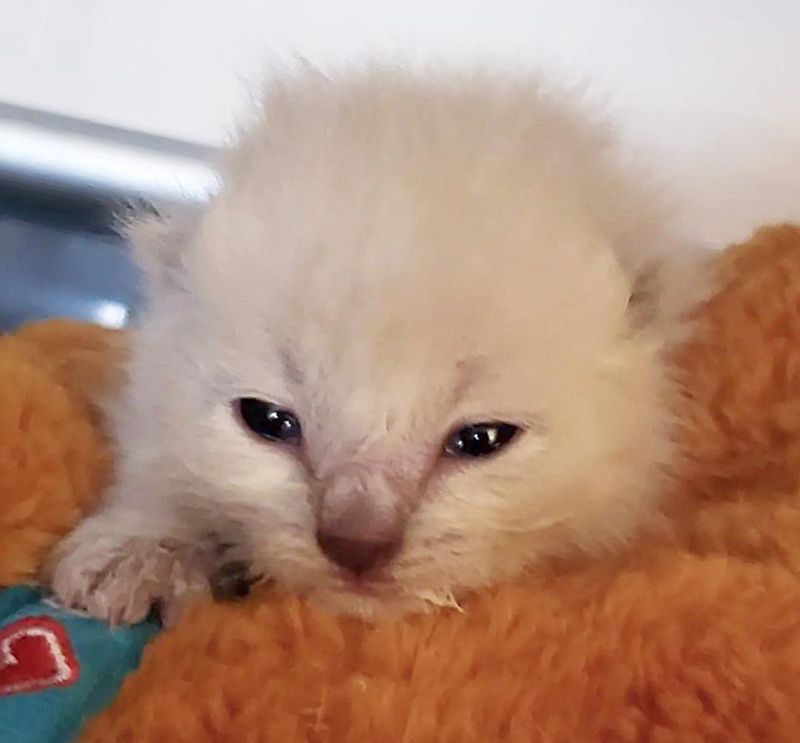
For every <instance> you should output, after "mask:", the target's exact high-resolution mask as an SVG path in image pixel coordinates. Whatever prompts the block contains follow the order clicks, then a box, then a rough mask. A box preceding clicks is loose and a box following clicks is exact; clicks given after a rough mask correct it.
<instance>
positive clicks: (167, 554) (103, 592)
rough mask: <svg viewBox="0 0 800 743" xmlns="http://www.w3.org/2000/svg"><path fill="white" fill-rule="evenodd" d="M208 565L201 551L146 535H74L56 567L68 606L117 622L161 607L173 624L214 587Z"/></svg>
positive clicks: (56, 586)
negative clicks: (192, 603)
mask: <svg viewBox="0 0 800 743" xmlns="http://www.w3.org/2000/svg"><path fill="white" fill-rule="evenodd" d="M207 574H208V565H207V563H206V562H204V560H203V557H202V556H201V555H200V553H199V552H198V551H197V550H193V549H191V548H188V547H186V546H184V545H181V544H179V543H177V542H171V541H169V540H157V539H150V538H145V537H129V538H123V539H120V538H116V539H112V538H109V537H105V538H103V537H101V538H99V539H92V540H83V541H79V540H75V539H72V540H68V541H67V543H65V545H64V546H63V548H62V549H61V550H60V551H59V554H57V556H56V557H55V560H54V562H53V564H52V566H51V570H50V576H51V578H50V583H51V588H52V590H53V593H54V594H55V597H56V598H57V600H58V601H59V602H60V603H61V604H62V605H63V606H65V607H67V608H72V609H81V610H84V611H86V612H88V613H89V614H90V615H91V616H93V617H96V618H97V619H103V620H105V621H107V622H109V623H111V624H133V623H135V622H139V621H141V620H143V619H144V618H145V617H147V615H148V614H149V613H150V611H151V609H152V608H153V607H154V606H156V607H157V608H158V610H159V612H160V614H161V619H162V621H163V623H164V624H166V625H171V624H173V623H174V622H175V621H176V620H177V618H178V616H179V614H180V612H181V611H182V609H183V608H185V606H186V604H187V603H188V602H190V601H191V600H193V599H195V598H197V597H198V596H201V595H203V594H206V593H208V592H209V583H208V579H207Z"/></svg>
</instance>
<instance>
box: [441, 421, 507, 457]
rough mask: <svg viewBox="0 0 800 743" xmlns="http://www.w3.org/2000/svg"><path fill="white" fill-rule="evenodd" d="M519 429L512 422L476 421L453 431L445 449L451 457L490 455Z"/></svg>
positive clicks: (500, 447)
mask: <svg viewBox="0 0 800 743" xmlns="http://www.w3.org/2000/svg"><path fill="white" fill-rule="evenodd" d="M519 430H520V429H519V426H515V425H513V424H512V423H475V424H473V425H471V426H465V427H464V428H461V429H459V430H458V431H454V432H453V433H451V434H450V436H448V437H447V440H446V441H445V442H444V451H445V454H447V455H448V456H451V457H488V456H489V455H490V454H494V453H496V452H498V451H499V450H500V449H502V448H503V447H504V446H505V445H506V444H508V443H509V442H510V441H511V439H513V438H514V437H515V436H516V435H517V434H518V433H519Z"/></svg>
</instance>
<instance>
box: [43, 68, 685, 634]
mask: <svg viewBox="0 0 800 743" xmlns="http://www.w3.org/2000/svg"><path fill="white" fill-rule="evenodd" d="M134 238H135V243H136V247H137V250H138V255H139V260H140V262H141V264H142V266H143V268H144V269H145V273H146V274H147V277H148V283H149V304H148V308H147V311H146V314H145V315H144V317H143V318H142V320H141V323H140V327H139V328H138V330H137V332H136V337H135V340H134V355H133V361H132V364H131V368H130V385H129V387H128V389H127V395H126V398H125V400H124V401H123V402H121V403H118V404H117V406H116V412H117V414H116V416H115V425H116V434H117V436H118V439H119V443H120V448H121V451H122V460H121V462H120V467H119V472H118V477H117V481H116V484H115V486H114V487H113V488H112V490H111V491H110V492H109V493H108V497H107V499H106V501H105V504H104V506H103V507H102V508H101V510H100V511H99V512H98V513H96V515H94V516H93V517H92V518H90V519H89V520H88V521H86V522H85V523H84V524H83V525H81V526H80V527H79V528H78V529H77V530H76V531H75V532H74V533H73V534H72V535H71V536H70V537H69V538H68V539H67V540H66V541H65V543H64V544H63V545H62V547H61V548H60V549H59V551H58V552H57V554H56V555H55V557H54V560H53V562H52V566H51V572H52V580H53V586H54V590H55V592H56V594H57V595H58V596H59V597H60V598H61V599H62V600H63V601H64V602H66V603H69V604H71V605H77V606H83V607H86V608H88V609H89V610H90V611H91V612H92V613H94V614H97V615H98V616H101V617H106V618H111V619H114V620H124V621H129V620H134V619H137V618H139V617H141V616H142V615H143V614H144V613H145V612H146V611H147V608H148V607H149V605H150V603H151V602H153V601H154V600H161V601H163V602H167V603H168V604H170V605H172V606H174V605H177V604H179V603H180V602H181V601H182V600H183V599H185V598H186V597H188V596H191V595H194V593H196V592H198V591H203V590H205V588H206V587H207V580H208V576H209V574H210V571H211V570H212V569H213V561H214V559H215V557H214V554H213V540H212V539H211V536H212V535H213V536H214V537H215V538H217V539H222V540H224V541H228V542H233V543H235V544H236V545H237V546H238V550H239V552H238V554H239V556H240V557H242V559H244V560H246V561H247V562H249V563H252V565H253V566H254V570H255V571H256V572H258V573H263V574H265V575H268V576H269V577H271V578H272V579H274V580H275V581H276V582H277V583H279V584H281V585H282V586H284V587H286V588H288V589H289V590H292V591H296V592H298V593H300V594H302V595H305V596H307V597H309V598H310V599H311V600H313V601H315V602H317V603H320V604H322V605H324V606H326V607H329V608H331V609H334V610H339V611H344V612H348V613H357V614H361V615H366V616H378V615H382V614H386V613H390V612H398V611H413V610H421V609H424V608H425V607H427V606H429V605H432V604H433V605H436V604H447V603H453V602H454V601H457V600H458V598H459V597H460V596H462V595H463V594H464V593H465V592H468V591H469V590H471V589H474V588H476V587H479V586H484V585H487V584H491V583H495V582H498V581H503V580H506V579H510V578H513V577H515V576H518V575H519V574H521V573H522V572H523V571H525V570H526V569H528V568H529V567H531V566H535V565H536V563H537V562H538V561H540V560H541V559H542V558H544V557H548V556H553V555H563V554H568V553H570V552H573V551H575V550H581V551H594V550H605V549H608V548H613V547H614V546H615V545H619V544H620V543H621V542H623V541H624V540H626V539H628V538H629V537H630V535H631V534H632V533H633V532H634V531H635V530H636V529H637V527H639V526H640V525H641V524H642V523H643V521H645V520H647V519H648V518H651V517H653V516H654V515H655V514H656V513H657V510H658V509H657V501H658V498H659V496H660V495H661V494H662V490H663V480H662V466H663V464H664V463H665V462H666V461H667V460H668V458H669V450H670V446H669V430H670V421H669V413H668V407H669V406H668V401H669V395H670V381H669V380H668V379H667V378H666V375H665V367H664V363H663V350H664V347H665V344H666V343H668V342H669V340H670V337H671V336H670V333H671V332H672V331H673V330H674V329H675V327H676V323H677V318H678V315H679V314H680V312H681V310H682V308H683V306H684V304H685V302H687V301H689V299H688V296H687V292H686V291H685V285H684V280H683V279H682V278H676V276H678V274H676V275H674V276H672V277H671V278H670V276H671V274H670V272H669V270H666V271H665V270H664V269H665V267H666V269H669V268H670V267H671V265H672V264H673V263H674V262H675V261H677V260H678V257H677V256H678V252H679V249H678V246H677V245H676V244H675V243H674V241H673V239H672V238H671V236H670V235H669V231H668V229H667V228H666V227H665V224H664V220H663V216H662V213H661V210H660V206H659V204H658V203H657V200H656V199H654V198H652V195H651V193H650V189H649V188H648V187H647V186H646V184H645V183H644V182H643V181H642V179H641V178H640V176H639V175H638V174H636V173H633V172H628V171H627V170H626V168H624V167H623V166H622V165H621V163H620V161H619V158H618V156H617V154H616V153H615V150H614V147H613V146H612V142H611V141H610V138H609V137H608V136H607V133H606V131H605V130H604V129H603V128H602V127H600V126H599V125H598V124H596V123H595V122H594V121H593V120H592V117H591V116H590V115H589V114H588V113H587V112H585V111H583V110H581V108H580V106H578V105H576V104H575V102H574V101H572V100H571V99H570V98H569V96H567V95H561V94H556V93H545V92H543V91H542V89H541V87H540V86H539V85H538V83H536V82H535V81H531V80H526V79H520V78H509V77H504V76H502V75H491V74H485V73H450V72H448V73H439V74H436V73H426V74H413V73H410V72H404V71H399V70H390V69H377V68H373V69H370V70H367V71H363V72H360V73H354V74H349V75H343V76H340V77H336V78H333V79H332V78H329V77H326V76H323V75H322V74H318V73H315V72H310V71H305V72H302V73H300V74H297V75H295V76H289V77H287V78H285V79H284V80H283V81H281V82H280V83H277V84H275V85H273V86H272V87H271V88H270V90H269V92H268V95H267V96H266V99H265V101H264V105H263V110H262V112H261V113H260V114H259V117H258V120H257V121H255V122H254V123H253V125H252V126H251V127H250V128H249V130H248V132H247V133H246V134H245V136H243V137H242V140H241V142H240V144H239V146H238V147H237V148H236V150H235V151H234V152H233V154H232V156H231V158H230V160H229V163H228V167H227V170H226V175H225V179H224V186H223V189H222V191H221V193H220V194H219V196H218V197H217V198H216V199H215V200H214V202H213V203H212V204H211V206H210V208H209V209H208V210H207V212H206V213H205V214H204V215H203V218H202V220H200V221H199V222H197V223H195V222H187V223H185V224H183V225H181V224H180V223H178V224H170V225H163V224H160V223H158V222H154V221H153V220H150V221H149V222H144V223H142V224H141V225H140V226H139V227H138V228H137V229H136V230H134ZM665 277H667V278H665ZM672 290H676V291H672ZM632 296H633V299H631V297H632ZM241 396H255V397H261V398H264V399H267V400H271V401H275V402H279V403H281V404H282V405H285V406H286V407H288V408H290V409H292V410H294V411H295V412H296V413H297V415H298V417H299V419H300V421H301V423H302V426H303V431H304V442H303V445H302V447H300V448H298V449H292V448H287V447H283V446H278V445H274V444H270V443H267V442H264V441H261V440H258V439H256V438H255V437H253V436H252V435H251V434H250V433H249V432H248V431H246V430H245V429H244V428H243V426H242V425H241V423H240V422H239V421H238V420H237V417H236V415H235V414H234V412H233V410H232V406H231V402H232V401H233V400H235V399H236V398H239V397H241ZM496 419H499V420H507V421H511V422H515V423H518V424H520V425H522V426H524V427H525V428H526V432H525V433H524V435H522V436H520V437H519V438H518V439H517V440H516V441H514V442H513V443H512V444H511V445H510V446H508V447H507V448H506V449H505V450H503V451H502V452H501V453H500V454H499V455H498V456H495V457H494V458H490V459H485V460H475V461H469V462H464V461H456V460H452V459H448V458H446V457H443V456H442V442H443V440H444V438H445V436H446V435H447V434H448V432H450V431H451V430H452V429H453V428H454V426H456V425H457V424H459V423H466V422H478V421H486V420H496ZM353 514H355V515H353ZM365 514H366V515H365ZM387 514H390V515H391V518H396V519H399V520H400V523H402V524H404V525H405V528H404V530H403V541H402V548H401V550H400V552H399V553H398V554H397V555H396V557H395V558H394V559H393V560H392V561H391V563H389V564H388V565H386V566H385V567H384V568H383V569H382V570H381V571H379V572H378V574H376V576H375V577H374V579H371V580H360V581H355V580H352V579H351V578H350V577H348V575H347V574H346V572H345V571H343V570H342V569H340V568H339V567H337V566H336V565H334V564H333V563H332V562H331V561H330V560H328V559H327V558H326V557H325V556H324V555H323V554H322V552H321V551H320V549H319V548H318V546H317V544H316V542H315V536H314V535H315V531H316V529H317V526H318V523H319V521H320V519H326V518H328V519H333V521H336V522H337V523H338V524H339V525H340V526H341V524H342V523H344V526H345V530H347V529H348V528H351V533H353V534H356V535H357V536H359V535H360V536H364V537H365V538H369V537H370V533H369V532H370V528H371V527H370V524H371V523H372V522H373V521H375V522H376V523H377V522H381V523H384V522H385V521H386V519H387V518H389V516H387ZM348 518H352V519H353V520H354V523H352V524H347V519H348ZM381 519H383V521H381ZM356 522H357V523H356ZM376 528H377V527H376ZM132 565H133V566H135V567H133V568H132V567H131V566H132ZM154 576H156V577H155V578H154Z"/></svg>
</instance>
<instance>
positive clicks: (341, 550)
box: [317, 530, 399, 575]
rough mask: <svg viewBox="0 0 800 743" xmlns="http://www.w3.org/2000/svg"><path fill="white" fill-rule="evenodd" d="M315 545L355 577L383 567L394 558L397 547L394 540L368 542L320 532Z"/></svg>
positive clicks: (397, 544)
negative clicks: (380, 566)
mask: <svg viewBox="0 0 800 743" xmlns="http://www.w3.org/2000/svg"><path fill="white" fill-rule="evenodd" d="M317 544H318V545H319V547H320V549H321V550H322V551H323V552H324V553H325V555H326V556H327V557H328V559H330V560H331V561H333V562H335V563H336V564H337V565H340V566H341V567H343V568H345V569H346V570H349V571H350V572H351V573H354V574H355V575H362V574H363V573H366V572H369V571H370V570H372V569H374V568H376V567H378V566H379V565H385V564H386V563H387V562H389V561H390V560H391V559H392V557H394V555H395V554H396V553H397V549H398V547H399V543H398V542H397V541H394V540H392V541H381V542H368V541H364V540H361V539H348V538H347V537H339V536H336V535H335V534H330V533H328V532H325V531H321V530H320V531H318V532H317Z"/></svg>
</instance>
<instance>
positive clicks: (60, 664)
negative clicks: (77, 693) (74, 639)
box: [0, 616, 79, 696]
mask: <svg viewBox="0 0 800 743" xmlns="http://www.w3.org/2000/svg"><path fill="white" fill-rule="evenodd" d="M78 676H79V666H78V661H77V658H76V657H75V653H74V651H73V650H72V645H71V644H70V642H69V639H68V638H67V633H66V631H65V630H64V628H63V627H62V626H61V624H60V623H59V622H57V621H56V620H55V619H53V618H52V617H47V616H41V617H28V618H26V619H20V620H19V621H17V622H14V623H13V624H10V625H9V626H8V627H3V628H2V629H0V696H4V695H7V694H18V693H21V692H26V691H37V690H39V689H47V688H50V687H52V686H69V685H70V684H74V683H75V682H76V681H77V680H78Z"/></svg>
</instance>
